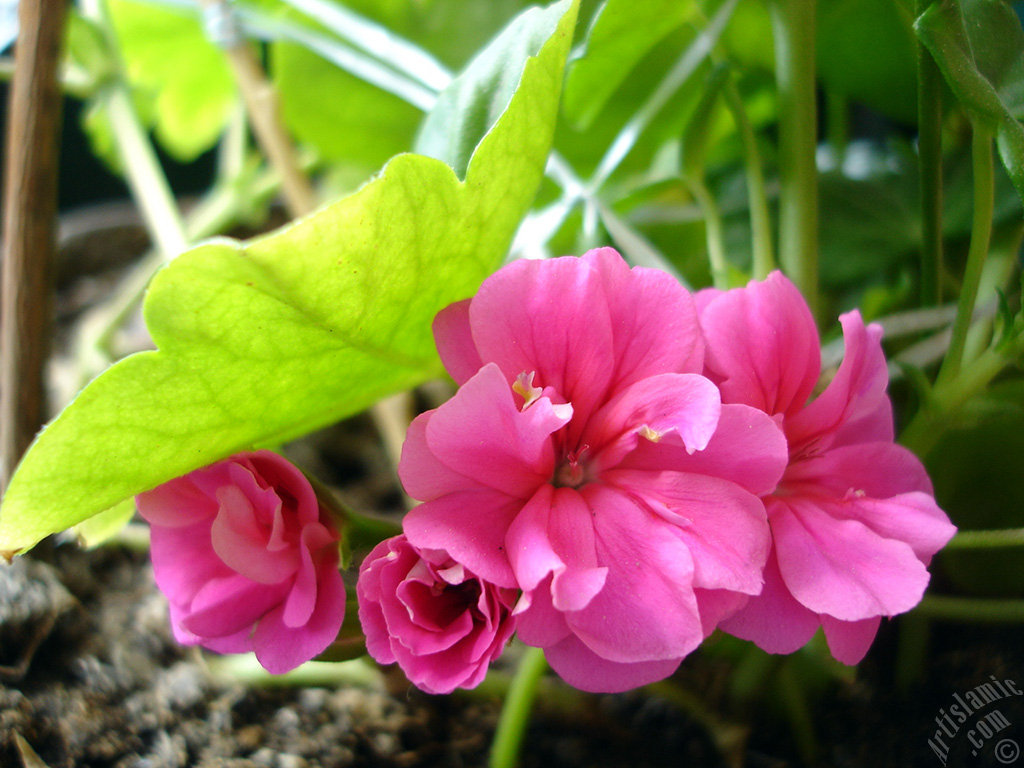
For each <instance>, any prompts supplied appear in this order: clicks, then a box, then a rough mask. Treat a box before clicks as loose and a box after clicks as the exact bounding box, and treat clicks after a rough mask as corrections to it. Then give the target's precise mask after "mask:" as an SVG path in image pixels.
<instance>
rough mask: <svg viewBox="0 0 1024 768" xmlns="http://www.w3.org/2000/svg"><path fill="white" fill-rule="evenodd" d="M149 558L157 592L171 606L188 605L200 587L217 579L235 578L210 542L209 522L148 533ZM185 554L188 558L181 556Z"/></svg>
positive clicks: (161, 527)
mask: <svg viewBox="0 0 1024 768" xmlns="http://www.w3.org/2000/svg"><path fill="white" fill-rule="evenodd" d="M149 551H150V558H151V559H152V561H153V576H154V578H155V579H156V583H157V586H159V587H160V591H161V592H163V593H164V594H165V595H167V598H168V600H170V601H171V602H172V603H180V604H185V605H187V604H189V603H191V602H192V598H193V597H194V596H195V595H196V593H197V592H198V591H199V590H200V589H202V587H203V585H204V584H206V583H208V582H210V581H212V580H213V579H216V578H224V577H228V576H232V575H234V572H233V571H232V570H231V569H230V568H228V567H227V566H226V565H224V562H223V561H222V560H221V559H220V558H219V557H217V554H216V553H215V552H214V551H213V546H212V544H211V542H210V523H209V521H201V522H199V523H196V524H194V525H190V526H180V527H173V528H166V527H164V526H160V525H157V526H153V527H152V528H151V530H150V544H149ZM182 552H188V555H189V556H188V557H182V556H181V554H182Z"/></svg>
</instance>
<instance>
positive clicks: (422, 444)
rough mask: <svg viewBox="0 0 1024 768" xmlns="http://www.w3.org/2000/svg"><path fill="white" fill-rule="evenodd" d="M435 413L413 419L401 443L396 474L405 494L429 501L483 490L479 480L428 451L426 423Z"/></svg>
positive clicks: (428, 412) (430, 412)
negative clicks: (463, 492)
mask: <svg viewBox="0 0 1024 768" xmlns="http://www.w3.org/2000/svg"><path fill="white" fill-rule="evenodd" d="M435 413H436V411H427V412H426V413H421V414H420V415H419V416H417V417H416V418H415V419H413V420H412V423H411V424H410V425H409V431H408V432H407V433H406V435H405V442H404V443H402V458H401V459H400V460H399V462H398V476H399V477H400V478H401V480H402V486H403V487H404V488H405V491H406V493H408V494H409V495H410V496H411V497H412V498H414V499H419V500H420V501H430V500H431V499H436V498H437V497H438V496H444V495H445V494H446V493H452V492H454V491H468V490H483V489H484V488H486V487H487V486H485V485H484V484H483V483H482V482H479V481H478V480H476V479H474V478H471V477H467V476H466V475H463V474H460V473H459V472H456V471H455V470H454V469H449V468H448V467H447V466H446V465H445V464H442V463H441V461H440V460H439V459H438V458H437V456H435V455H434V452H433V451H431V450H430V447H429V446H428V445H427V424H428V423H429V422H430V419H431V418H432V417H433V415H434V414H435Z"/></svg>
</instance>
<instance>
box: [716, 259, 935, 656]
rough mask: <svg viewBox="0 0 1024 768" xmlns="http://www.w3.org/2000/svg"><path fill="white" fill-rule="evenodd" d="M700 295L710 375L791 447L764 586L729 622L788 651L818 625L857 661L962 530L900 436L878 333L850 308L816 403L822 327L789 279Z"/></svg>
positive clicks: (774, 496) (771, 500) (776, 277)
mask: <svg viewBox="0 0 1024 768" xmlns="http://www.w3.org/2000/svg"><path fill="white" fill-rule="evenodd" d="M699 302H700V304H701V325H702V326H703V328H704V333H705V337H706V340H707V357H706V359H705V373H706V375H708V376H709V377H710V378H711V379H712V380H713V381H715V382H717V383H718V385H719V387H720V389H721V392H722V400H723V402H726V403H743V404H746V405H750V406H754V407H755V408H758V409H760V410H762V411H764V412H765V413H768V414H770V415H772V416H774V417H775V418H776V419H778V421H779V422H780V423H781V424H782V427H783V430H784V431H785V433H786V438H787V440H788V443H789V465H788V467H787V468H786V473H785V475H784V476H783V478H782V481H781V482H780V483H779V486H778V488H776V489H775V490H774V491H773V492H772V493H771V494H770V495H769V496H768V497H767V498H766V499H765V503H766V507H767V509H768V519H769V522H770V524H771V529H772V536H773V542H774V544H773V548H772V553H771V556H770V558H769V560H768V564H767V567H766V568H765V588H764V591H763V592H762V593H761V594H760V595H759V596H758V597H755V598H752V599H751V600H750V602H749V603H747V605H746V606H745V607H744V608H743V609H742V610H741V611H739V612H738V613H737V614H736V615H734V616H733V617H731V618H729V619H728V620H726V621H725V622H724V623H723V624H722V628H723V629H724V630H726V631H727V632H730V633H731V634H734V635H737V636H739V637H742V638H746V639H749V640H753V641H754V642H755V643H757V644H758V645H759V646H760V647H761V648H763V649H765V650H767V651H770V652H772V653H790V652H792V651H795V650H796V649H797V648H799V647H801V646H802V645H803V644H804V643H806V642H807V641H808V640H809V639H810V637H811V636H812V635H813V634H814V632H815V631H816V630H817V628H818V627H819V626H821V627H823V628H824V631H825V637H826V638H827V640H828V644H829V648H830V650H831V651H832V654H833V655H834V656H835V657H836V658H837V659H838V660H839V661H842V662H844V663H846V664H856V663H857V662H858V661H860V659H861V658H863V656H864V654H865V653H867V649H868V647H869V646H870V645H871V641H872V640H873V639H874V637H875V633H876V631H877V629H878V625H879V621H880V617H881V616H892V615H894V614H898V613H902V612H904V611H908V610H910V609H911V608H913V607H914V606H915V605H917V603H918V602H919V601H920V600H921V596H922V594H923V593H924V590H925V587H926V586H927V584H928V579H929V575H928V571H927V568H926V566H927V564H928V563H929V561H930V560H931V557H932V555H934V554H935V553H936V552H937V551H938V550H939V549H941V548H942V547H943V546H944V545H945V543H946V542H947V541H948V540H949V539H950V537H951V536H952V535H953V533H954V532H955V528H954V527H953V526H952V524H950V522H949V519H948V518H947V517H946V515H945V514H944V513H943V512H942V510H940V509H939V508H938V506H936V504H935V499H934V498H933V496H932V486H931V482H930V481H929V479H928V476H927V474H926V473H925V470H924V467H923V466H922V465H921V462H920V461H919V460H918V459H917V458H916V457H915V456H914V455H913V454H912V453H911V452H910V451H908V450H907V449H905V448H903V447H901V446H899V445H896V444H894V442H893V420H892V406H891V404H890V401H889V398H888V395H887V394H886V391H885V390H886V386H887V384H888V371H887V368H886V363H885V357H884V354H883V352H882V346H881V335H882V329H881V327H880V326H878V325H868V326H866V327H865V325H864V321H863V320H862V319H861V317H860V314H859V313H858V312H856V311H854V312H849V313H847V314H845V315H843V316H842V317H841V318H840V322H841V323H842V326H843V337H844V340H845V342H846V355H845V358H844V360H843V363H842V365H841V366H840V368H839V371H838V373H837V374H836V376H835V378H834V379H832V381H831V383H830V384H829V385H828V387H826V388H825V390H824V391H823V392H821V394H820V395H818V396H817V397H814V398H812V399H811V400H810V402H808V398H810V397H811V395H812V393H813V391H814V389H815V386H816V384H817V382H818V378H819V375H820V373H821V357H820V350H819V340H818V332H817V329H816V327H815V325H814V320H813V318H812V317H811V313H810V310H809V309H808V307H807V304H806V303H805V302H804V300H803V297H801V295H800V293H799V291H797V289H796V288H795V287H794V286H793V284H792V283H790V282H789V281H788V280H787V279H786V278H785V277H783V276H782V275H781V274H780V273H778V272H775V273H773V274H772V275H770V276H769V277H768V279H767V280H765V281H764V282H761V283H757V282H751V283H750V284H749V285H748V286H747V287H746V288H741V289H735V290H731V291H727V292H725V293H718V292H715V291H709V292H703V293H702V294H701V296H700V297H699Z"/></svg>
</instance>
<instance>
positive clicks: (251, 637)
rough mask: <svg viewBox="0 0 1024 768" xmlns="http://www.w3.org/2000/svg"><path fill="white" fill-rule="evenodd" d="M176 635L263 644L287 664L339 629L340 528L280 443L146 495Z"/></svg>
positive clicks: (268, 656)
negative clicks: (282, 451) (278, 447)
mask: <svg viewBox="0 0 1024 768" xmlns="http://www.w3.org/2000/svg"><path fill="white" fill-rule="evenodd" d="M136 503H137V505H138V508H139V512H140V513H141V514H142V516H143V517H144V518H146V520H148V521H149V523H150V526H151V553H152V558H153V573H154V575H155V577H156V582H157V585H158V586H159V587H160V589H161V590H162V591H163V593H164V594H165V595H167V599H168V601H169V602H170V607H171V626H172V628H173V630H174V636H175V637H176V638H177V640H178V641H179V642H181V643H184V644H186V645H202V646H204V647H206V648H209V649H211V650H214V651H217V652H219V653H244V652H247V651H255V652H256V658H257V659H258V660H259V662H260V664H262V665H263V666H264V667H265V668H266V669H267V670H268V671H270V672H273V673H275V674H280V673H282V672H287V671H288V670H290V669H293V668H295V667H297V666H299V665H300V664H302V663H303V662H305V661H309V660H310V659H311V658H313V657H314V656H316V655H317V654H319V653H321V652H322V651H323V650H324V649H325V648H327V646H328V645H330V644H331V643H332V642H333V641H334V639H335V638H336V637H337V635H338V630H339V629H340V628H341V621H342V619H343V618H344V615H345V587H344V585H343V584H342V581H341V574H340V573H338V534H337V533H336V532H335V530H334V527H333V525H332V523H331V521H330V518H329V516H328V513H327V512H326V510H324V509H323V508H322V507H321V506H320V504H319V502H318V501H317V497H316V493H315V492H314V491H313V488H312V486H311V485H310V483H309V481H308V480H307V479H306V477H305V476H304V475H303V474H302V473H301V472H300V471H299V470H298V469H296V468H295V467H294V466H292V465H291V464H290V463H288V462H287V461H286V460H285V459H283V458H282V457H280V456H278V455H277V454H275V453H271V452H270V451H255V452H253V453H239V454H236V455H235V456H232V457H231V458H230V459H225V460H224V461H221V462H218V463H216V464H212V465H210V466H208V467H205V468H203V469H197V470H196V471H194V472H190V473H189V474H188V475H185V476H184V477H179V478H177V479H175V480H171V481H170V482H167V483H164V484H163V485H161V486H159V487H157V488H155V489H153V490H152V491H147V492H146V493H142V494H139V496H138V497H137V498H136Z"/></svg>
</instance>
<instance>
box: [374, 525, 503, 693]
mask: <svg viewBox="0 0 1024 768" xmlns="http://www.w3.org/2000/svg"><path fill="white" fill-rule="evenodd" d="M356 593H357V594H358V595H359V620H360V622H361V623H362V625H363V633H364V634H365V635H366V649H367V651H368V652H369V653H370V655H371V656H373V658H375V659H376V660H377V661H378V662H380V663H381V664H392V663H394V662H396V661H397V662H398V665H399V666H400V667H401V668H402V670H403V671H404V672H405V674H406V676H407V677H408V678H409V680H410V681H411V682H413V683H414V684H415V685H416V686H418V687H419V688H422V689H423V690H424V691H427V692H428V693H451V692H452V691H453V690H455V689H456V688H475V687H476V686H477V685H478V684H479V683H480V681H481V680H483V679H484V675H486V674H487V668H488V667H489V666H490V664H491V662H492V661H494V660H495V659H497V658H498V657H499V656H500V655H501V652H502V651H503V650H505V646H506V645H507V644H508V641H509V638H511V637H512V633H513V632H514V631H515V620H514V619H513V618H512V608H513V606H514V605H515V600H516V590H514V589H505V588H501V587H497V586H495V585H494V584H491V583H489V582H487V581H484V580H483V579H481V578H479V577H477V576H474V575H473V574H472V573H470V572H469V571H468V570H467V569H466V568H465V567H464V566H463V565H461V564H459V563H456V562H455V561H454V560H452V559H451V558H450V557H449V556H448V554H447V553H446V552H444V551H443V550H418V549H416V547H414V546H412V544H410V543H409V542H408V541H407V540H406V538H405V536H404V535H402V536H395V537H394V538H391V539H387V540H386V541H382V542H381V543H380V544H378V545H377V546H376V547H374V549H373V551H372V552H370V554H369V555H367V557H366V559H365V560H364V561H363V564H362V567H361V568H360V569H359V583H358V584H357V585H356Z"/></svg>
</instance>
